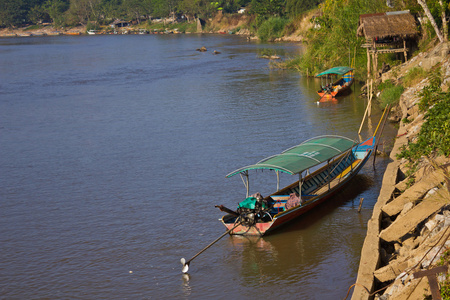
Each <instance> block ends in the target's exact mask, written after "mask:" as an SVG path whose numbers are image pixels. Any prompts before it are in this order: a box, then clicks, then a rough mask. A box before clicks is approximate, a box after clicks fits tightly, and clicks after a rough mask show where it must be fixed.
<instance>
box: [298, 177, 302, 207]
mask: <svg viewBox="0 0 450 300" xmlns="http://www.w3.org/2000/svg"><path fill="white" fill-rule="evenodd" d="M298 197H299V198H300V200H301V199H302V172H300V173H298Z"/></svg>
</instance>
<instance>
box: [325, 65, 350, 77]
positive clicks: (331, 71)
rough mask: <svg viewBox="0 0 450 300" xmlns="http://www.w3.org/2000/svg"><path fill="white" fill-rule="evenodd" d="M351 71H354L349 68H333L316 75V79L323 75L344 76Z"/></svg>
mask: <svg viewBox="0 0 450 300" xmlns="http://www.w3.org/2000/svg"><path fill="white" fill-rule="evenodd" d="M352 70H354V69H352V68H349V67H334V68H331V69H328V70H326V71H324V72H322V73H320V74H317V75H316V77H320V76H323V75H344V74H346V73H348V72H350V71H352Z"/></svg>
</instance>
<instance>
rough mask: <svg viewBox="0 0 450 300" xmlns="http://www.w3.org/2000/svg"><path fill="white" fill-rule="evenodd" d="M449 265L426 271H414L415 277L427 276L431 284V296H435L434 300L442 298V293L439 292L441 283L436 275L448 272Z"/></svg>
mask: <svg viewBox="0 0 450 300" xmlns="http://www.w3.org/2000/svg"><path fill="white" fill-rule="evenodd" d="M447 269H448V266H447V265H445V266H440V267H436V268H433V269H429V270H425V271H419V272H416V273H414V274H413V275H414V278H421V277H424V276H427V278H428V284H429V285H430V290H431V296H432V297H433V300H441V299H442V298H441V293H440V292H439V284H438V282H437V278H436V275H437V273H444V272H447Z"/></svg>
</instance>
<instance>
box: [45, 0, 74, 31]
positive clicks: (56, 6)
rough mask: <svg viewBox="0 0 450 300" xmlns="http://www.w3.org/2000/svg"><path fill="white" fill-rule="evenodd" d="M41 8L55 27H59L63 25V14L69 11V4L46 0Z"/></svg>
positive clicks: (60, 0)
mask: <svg viewBox="0 0 450 300" xmlns="http://www.w3.org/2000/svg"><path fill="white" fill-rule="evenodd" d="M43 8H44V11H45V12H46V13H47V14H48V15H49V16H50V18H51V19H52V21H53V23H54V24H55V26H57V27H60V26H63V25H64V23H65V17H64V13H65V12H66V11H67V10H68V9H69V3H67V2H64V1H62V0H48V1H47V2H45V3H44V5H43Z"/></svg>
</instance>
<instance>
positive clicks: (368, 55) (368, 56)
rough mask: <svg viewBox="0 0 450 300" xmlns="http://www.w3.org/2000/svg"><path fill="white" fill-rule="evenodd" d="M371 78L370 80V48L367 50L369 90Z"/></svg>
mask: <svg viewBox="0 0 450 300" xmlns="http://www.w3.org/2000/svg"><path fill="white" fill-rule="evenodd" d="M369 78H370V53H369V48H367V88H368V87H369V85H368V84H369Z"/></svg>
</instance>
